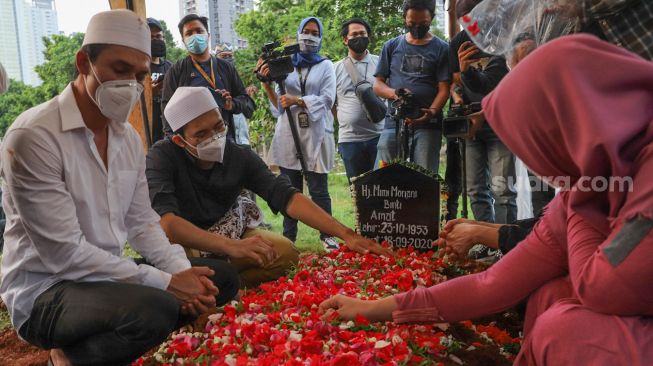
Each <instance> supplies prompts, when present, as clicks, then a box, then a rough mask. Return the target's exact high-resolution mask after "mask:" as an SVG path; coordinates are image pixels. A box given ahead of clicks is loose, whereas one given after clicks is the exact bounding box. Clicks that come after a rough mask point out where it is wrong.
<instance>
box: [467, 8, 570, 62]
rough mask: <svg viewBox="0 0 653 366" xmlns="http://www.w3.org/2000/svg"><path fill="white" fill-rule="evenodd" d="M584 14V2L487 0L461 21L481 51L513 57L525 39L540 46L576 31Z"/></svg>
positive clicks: (508, 58)
mask: <svg viewBox="0 0 653 366" xmlns="http://www.w3.org/2000/svg"><path fill="white" fill-rule="evenodd" d="M582 15H583V1H575V0H485V1H483V2H481V3H480V4H478V5H477V6H475V7H474V9H473V10H472V11H471V12H470V13H469V14H466V15H464V16H463V17H461V18H460V19H459V21H460V23H461V24H462V26H463V29H464V30H465V31H466V32H467V33H468V34H469V36H470V37H471V39H472V41H473V42H474V43H475V44H476V46H478V47H479V48H480V49H481V50H483V51H485V52H486V53H490V54H493V55H499V56H504V57H505V58H506V60H510V59H511V58H512V54H513V52H515V47H516V46H517V45H518V44H519V43H520V42H522V41H524V40H531V41H534V42H535V46H540V45H542V44H544V43H546V42H548V41H550V40H552V39H554V38H557V37H560V36H563V35H567V34H570V33H574V32H577V31H578V30H579V29H580V24H581V19H582Z"/></svg>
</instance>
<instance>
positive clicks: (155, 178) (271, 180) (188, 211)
mask: <svg viewBox="0 0 653 366" xmlns="http://www.w3.org/2000/svg"><path fill="white" fill-rule="evenodd" d="M146 167H147V168H146V171H145V174H146V176H147V183H148V186H149V189H150V200H151V201H152V208H153V209H154V211H156V212H157V213H158V214H159V215H160V216H163V215H164V214H166V213H169V212H172V213H174V214H175V215H177V216H179V217H182V218H183V219H185V220H187V221H189V222H191V223H192V224H194V225H195V226H197V227H199V228H202V229H205V230H206V229H208V228H210V227H211V226H213V225H214V224H215V223H216V222H217V221H218V220H219V219H220V218H222V216H224V214H225V213H226V212H227V211H228V210H229V209H230V208H231V206H233V204H234V203H235V202H236V198H237V197H238V195H239V194H240V192H241V191H242V190H243V188H246V189H249V190H251V191H254V192H255V193H256V194H258V195H259V196H261V197H262V198H263V199H264V200H265V201H267V202H268V204H269V205H270V208H271V209H272V211H273V212H275V213H276V212H279V211H281V212H282V213H283V214H284V215H285V214H286V206H287V205H288V202H289V201H290V198H291V197H292V196H293V195H294V194H295V193H297V192H299V191H298V190H297V189H296V188H294V187H293V186H292V185H291V184H290V181H289V180H288V178H287V177H286V176H285V175H280V176H275V175H274V174H272V172H271V171H270V170H269V169H268V167H267V166H266V165H265V163H264V162H263V160H261V158H260V157H259V156H258V155H256V153H255V152H254V151H252V149H250V148H249V147H244V146H240V145H236V144H235V143H233V142H231V141H230V140H227V144H226V147H225V152H224V158H223V162H222V163H216V164H215V165H214V166H213V168H211V169H208V170H203V169H200V168H199V167H197V165H196V164H195V162H194V160H193V158H192V157H191V156H190V155H189V154H188V153H187V152H186V151H185V150H184V149H182V148H180V147H179V146H177V145H175V144H174V143H173V142H172V141H170V140H169V139H165V140H161V141H159V142H157V143H156V144H155V145H154V146H152V148H151V149H150V151H149V152H148V153H147V162H146Z"/></svg>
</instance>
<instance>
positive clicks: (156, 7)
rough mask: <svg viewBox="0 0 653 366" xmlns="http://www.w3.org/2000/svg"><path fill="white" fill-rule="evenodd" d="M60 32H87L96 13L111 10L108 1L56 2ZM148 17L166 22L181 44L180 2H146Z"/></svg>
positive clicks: (69, 0) (70, 0) (169, 0)
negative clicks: (178, 29)
mask: <svg viewBox="0 0 653 366" xmlns="http://www.w3.org/2000/svg"><path fill="white" fill-rule="evenodd" d="M54 3H55V6H56V8H57V20H58V22H59V30H60V31H62V32H64V33H65V34H71V33H73V32H85V31H86V26H87V25H88V21H89V20H90V19H91V17H92V16H93V15H94V14H95V13H99V12H101V11H105V10H111V7H110V6H109V1H108V0H55V2H54ZM145 11H146V12H147V16H148V17H152V18H156V19H159V20H164V21H165V22H166V23H167V24H168V28H169V29H170V31H171V32H172V35H173V37H174V38H175V41H176V42H177V43H178V45H179V44H181V37H180V36H179V32H178V31H177V23H178V22H179V19H180V18H179V0H145Z"/></svg>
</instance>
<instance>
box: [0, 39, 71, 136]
mask: <svg viewBox="0 0 653 366" xmlns="http://www.w3.org/2000/svg"><path fill="white" fill-rule="evenodd" d="M83 39H84V34H83V33H75V34H73V35H71V36H64V35H59V34H55V35H53V36H51V37H49V38H48V37H44V38H43V43H44V44H45V51H44V52H43V53H44V56H45V63H43V64H42V65H39V66H36V68H35V70H36V73H37V74H38V75H39V77H40V78H41V80H42V81H43V84H41V85H40V86H38V87H33V86H29V85H25V84H24V83H22V82H20V81H16V80H11V81H10V83H9V90H7V93H5V94H3V95H1V96H0V136H4V134H5V132H6V131H7V129H8V128H9V126H11V124H12V123H14V121H15V120H16V117H18V116H19V115H20V114H21V113H23V112H25V111H26V110H28V109H30V108H32V107H34V106H36V105H38V104H41V103H43V102H45V101H47V100H49V99H52V98H53V97H54V96H56V95H58V94H59V93H61V91H62V90H63V89H64V88H65V87H66V86H67V85H68V83H70V82H71V81H72V80H73V79H74V78H75V71H76V67H75V55H76V54H77V51H78V50H79V48H80V47H81V45H82V41H83Z"/></svg>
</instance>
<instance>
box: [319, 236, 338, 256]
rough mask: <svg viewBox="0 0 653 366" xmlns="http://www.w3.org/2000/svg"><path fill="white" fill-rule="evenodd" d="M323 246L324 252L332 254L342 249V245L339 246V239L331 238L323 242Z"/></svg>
mask: <svg viewBox="0 0 653 366" xmlns="http://www.w3.org/2000/svg"><path fill="white" fill-rule="evenodd" d="M321 242H322V246H323V247H324V250H326V251H327V252H332V251H334V250H338V249H340V245H339V244H338V239H336V238H334V237H332V236H329V237H326V238H324V239H322V240H321Z"/></svg>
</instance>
